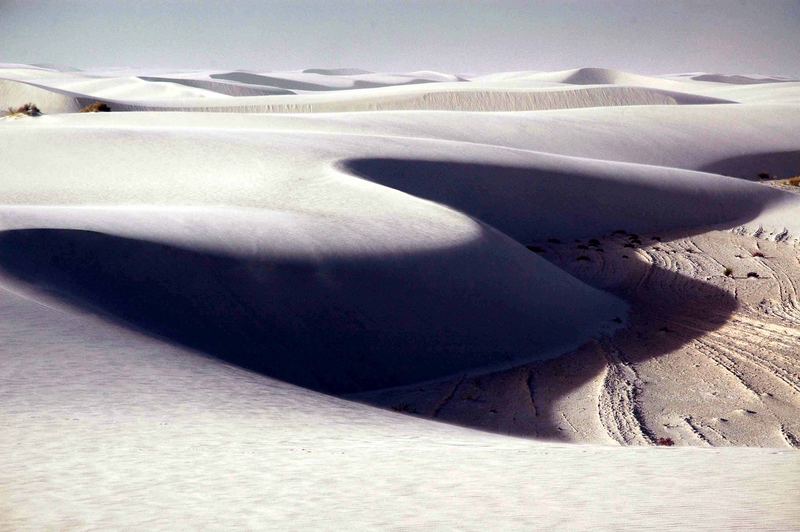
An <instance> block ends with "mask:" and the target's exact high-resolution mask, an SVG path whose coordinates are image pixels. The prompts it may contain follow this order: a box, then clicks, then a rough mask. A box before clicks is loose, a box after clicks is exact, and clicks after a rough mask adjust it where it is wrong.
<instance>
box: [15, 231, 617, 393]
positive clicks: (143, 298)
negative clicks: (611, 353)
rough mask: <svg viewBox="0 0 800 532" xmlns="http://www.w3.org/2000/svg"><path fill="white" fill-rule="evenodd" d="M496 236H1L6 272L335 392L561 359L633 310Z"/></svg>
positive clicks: (149, 328)
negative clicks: (340, 250)
mask: <svg viewBox="0 0 800 532" xmlns="http://www.w3.org/2000/svg"><path fill="white" fill-rule="evenodd" d="M486 238H490V239H491V237H485V236H484V237H481V238H477V239H476V240H475V241H473V242H468V243H466V244H463V245H459V246H455V247H453V248H445V249H440V250H432V251H431V250H429V251H427V252H419V253H407V254H402V255H396V256H392V257H372V258H370V257H363V258H360V259H357V258H349V259H346V260H340V261H335V260H334V261H326V262H325V263H324V264H323V263H315V262H313V261H308V260H290V259H280V258H271V259H270V258H257V257H254V258H234V257H230V256H224V255H215V254H211V253H202V252H197V251H191V250H187V249H182V248H178V247H174V246H169V245H165V244H160V243H156V242H149V241H146V240H137V239H130V238H122V237H117V236H112V235H107V234H102V233H96V232H90V231H78V230H53V229H34V230H14V231H6V232H3V233H0V268H2V269H3V270H4V271H5V272H7V273H8V274H10V275H12V276H14V277H16V278H18V279H20V280H22V281H24V282H26V283H29V284H31V285H34V286H35V287H37V288H38V289H44V290H46V291H49V292H50V293H51V294H52V295H55V296H57V297H61V298H64V299H66V300H67V301H68V302H69V303H71V304H73V305H77V306H81V307H87V308H90V309H93V310H95V311H100V312H101V313H103V314H105V315H106V316H108V317H109V318H111V319H114V320H121V321H122V322H124V323H128V324H132V325H133V326H135V327H137V328H139V329H140V330H143V331H145V332H147V333H150V334H155V335H157V336H160V337H163V338H166V339H168V340H170V341H174V342H177V343H180V344H183V345H186V346H189V347H191V348H194V349H197V350H199V351H202V352H204V353H207V354H210V355H213V356H215V357H218V358H220V359H222V360H225V361H227V362H230V363H234V364H237V365H241V366H243V367H245V368H249V369H252V370H256V371H259V372H261V373H264V374H266V375H269V376H272V377H276V378H279V379H282V380H286V381H288V382H292V383H295V384H299V385H302V386H306V387H310V388H313V389H317V390H322V391H325V392H334V393H342V392H358V391H364V390H369V389H374V388H379V387H385V386H396V385H400V384H408V383H411V382H418V381H422V380H428V379H431V378H434V377H438V376H442V375H447V374H452V373H454V372H458V371H468V370H472V369H475V368H481V367H487V366H488V367H492V366H495V367H496V366H503V365H506V366H507V365H509V364H510V363H512V362H514V361H519V360H522V359H531V358H536V357H537V356H541V355H542V354H544V353H550V356H554V355H556V354H558V353H559V352H561V351H563V350H564V349H569V348H570V347H573V348H574V347H575V340H574V338H575V337H576V335H577V336H580V335H581V334H582V333H581V331H585V332H584V333H583V335H584V336H588V335H591V334H592V329H593V328H595V327H596V326H597V323H598V322H606V323H609V322H610V320H611V319H612V318H613V317H614V316H617V315H620V314H623V315H624V313H625V308H624V305H623V304H622V303H620V302H618V301H617V300H615V299H614V298H612V297H609V296H605V295H603V294H602V293H601V292H597V291H594V290H593V289H590V288H589V287H586V286H584V285H582V284H581V283H579V282H577V281H575V280H574V279H571V278H570V277H569V276H566V275H564V279H566V280H567V281H566V283H565V282H564V280H563V279H562V280H560V281H559V280H557V279H556V278H554V279H553V280H554V284H553V285H552V286H547V285H546V283H542V282H541V278H538V279H537V275H539V276H541V275H545V276H546V274H547V273H548V272H552V273H555V276H556V277H557V275H558V273H559V272H558V270H557V269H555V268H553V267H552V266H550V265H549V264H547V263H546V262H544V261H538V262H541V265H540V266H541V267H540V268H538V270H540V271H539V273H535V274H529V273H525V272H528V271H535V270H537V269H536V268H535V267H534V270H530V265H531V264H536V263H537V260H536V257H534V256H532V255H529V253H528V252H527V251H526V250H524V248H521V247H520V248H519V249H518V250H517V251H516V252H511V253H509V254H507V255H506V256H505V257H503V258H498V257H493V256H492V252H493V250H496V247H494V246H491V245H489V246H487V245H485V243H486V240H485V239H486ZM490 241H491V240H490ZM516 253H518V255H517V257H516V258H515V257H514V255H515V254H516ZM486 261H495V263H496V266H495V267H492V268H488V267H487V266H486ZM454 264H455V265H459V266H458V267H456V268H453V267H452V265H454ZM471 265H472V266H471ZM520 269H521V270H522V272H520ZM541 270H543V272H544V273H542V272H541ZM514 282H516V283H518V284H517V285H514ZM564 295H567V298H566V299H564V298H563V296H564Z"/></svg>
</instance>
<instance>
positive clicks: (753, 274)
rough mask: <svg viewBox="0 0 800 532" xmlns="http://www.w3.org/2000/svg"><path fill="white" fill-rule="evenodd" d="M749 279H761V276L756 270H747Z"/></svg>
mask: <svg viewBox="0 0 800 532" xmlns="http://www.w3.org/2000/svg"><path fill="white" fill-rule="evenodd" d="M747 277H748V279H759V278H760V277H761V276H760V275H758V274H757V273H756V272H747Z"/></svg>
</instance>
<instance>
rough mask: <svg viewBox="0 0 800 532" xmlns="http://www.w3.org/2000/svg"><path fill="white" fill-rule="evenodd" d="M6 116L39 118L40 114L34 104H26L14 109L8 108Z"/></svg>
mask: <svg viewBox="0 0 800 532" xmlns="http://www.w3.org/2000/svg"><path fill="white" fill-rule="evenodd" d="M7 114H8V116H15V117H18V116H40V115H41V114H42V112H41V111H40V110H39V108H38V107H36V105H35V104H32V103H26V104H25V105H21V106H19V107H17V108H16V109H14V108H13V107H9V108H8V113H7Z"/></svg>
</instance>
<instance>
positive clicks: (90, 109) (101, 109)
mask: <svg viewBox="0 0 800 532" xmlns="http://www.w3.org/2000/svg"><path fill="white" fill-rule="evenodd" d="M109 111H111V108H110V107H109V106H108V105H106V104H104V103H103V102H94V103H92V104H89V105H87V106H86V107H84V108H83V109H81V110H80V111H78V112H79V113H108V112H109Z"/></svg>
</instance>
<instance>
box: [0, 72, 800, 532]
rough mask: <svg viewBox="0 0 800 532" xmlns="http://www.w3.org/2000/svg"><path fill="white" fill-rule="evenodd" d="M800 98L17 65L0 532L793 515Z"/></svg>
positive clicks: (561, 78)
mask: <svg viewBox="0 0 800 532" xmlns="http://www.w3.org/2000/svg"><path fill="white" fill-rule="evenodd" d="M748 79H750V80H757V81H756V82H752V83H750V82H748V83H745V81H747V80H748ZM359 87H360V88H359ZM365 87H368V88H365ZM276 91H278V92H281V93H280V94H276V93H275V92H276ZM288 91H292V92H297V94H288V93H287V92H288ZM798 94H799V92H798V89H797V83H796V82H794V83H793V82H791V81H788V80H783V79H778V78H774V79H768V78H765V77H750V76H748V77H747V79H741V77H737V76H732V77H731V76H715V75H711V74H705V73H692V74H687V75H671V76H640V75H636V74H630V73H624V72H618V71H612V70H608V69H591V68H589V69H587V68H584V69H576V70H570V71H562V72H554V73H537V72H518V73H500V74H496V75H488V76H477V77H471V78H469V79H468V80H467V78H465V77H464V76H457V75H449V74H441V73H436V72H425V71H420V72H412V73H405V74H403V73H392V74H385V73H372V72H367V71H361V70H358V69H319V68H314V69H307V70H306V71H298V72H250V71H235V72H233V71H202V72H155V71H142V72H137V71H132V70H130V69H125V70H119V71H114V70H106V71H89V72H73V71H66V70H64V71H59V70H57V69H55V68H49V67H47V68H42V67H29V66H26V65H4V66H3V67H2V68H0V104H1V105H0V107H2V108H5V107H8V106H18V105H21V104H22V103H25V102H27V101H33V102H34V103H36V104H37V105H39V107H40V108H41V109H42V110H43V111H44V112H45V115H43V116H40V117H35V118H34V117H28V116H22V117H7V118H2V119H0V158H2V160H3V167H2V179H0V197H1V198H2V201H1V202H0V339H1V341H0V361H2V363H0V382H2V385H1V386H0V405H2V406H0V425H2V426H3V430H2V431H0V465H2V467H0V528H3V527H9V528H13V529H33V528H48V527H51V528H52V527H62V528H69V527H72V528H92V527H104V528H107V527H113V528H125V527H129V528H134V529H145V528H148V529H152V528H156V529H158V528H166V527H170V526H174V523H176V522H180V523H182V524H185V526H188V527H193V528H220V527H225V528H265V527H270V526H273V527H274V526H277V525H278V524H279V523H284V524H285V523H286V522H287V521H288V520H291V522H292V523H293V524H294V525H295V526H297V527H302V528H305V527H314V528H343V527H348V528H353V527H357V528H390V527H400V528H403V527H421V526H428V527H437V528H455V527H460V528H475V529H478V528H481V529H483V528H485V523H486V522H487V521H490V522H491V523H492V524H493V526H495V527H497V528H503V529H506V528H508V529H530V528H532V527H540V528H541V527H544V528H566V529H574V528H589V527H593V526H602V527H605V528H614V529H624V528H626V527H627V528H630V527H631V524H632V523H634V524H635V525H634V526H635V527H637V528H640V527H648V528H666V529H685V528H689V527H699V528H706V529H712V528H735V527H741V528H753V527H766V528H770V527H771V528H775V529H791V528H792V527H794V526H795V524H796V523H797V522H798V519H800V515H798V510H797V506H796V505H795V504H793V502H794V501H793V499H792V497H793V494H794V493H795V492H796V491H797V489H798V488H800V486H798V481H797V479H798V478H800V460H798V454H797V450H796V448H797V447H798V441H799V440H798V438H800V425H798V419H800V365H798V364H799V362H798V360H799V359H798V356H800V351H798V342H797V341H796V340H798V339H800V302H799V299H798V290H800V263H798V262H797V257H798V249H799V248H798V246H799V245H800V240H799V239H800V195H798V194H794V193H791V192H790V191H788V187H789V185H786V186H784V187H782V188H778V187H769V186H766V185H765V183H763V182H761V181H771V180H772V179H773V178H785V177H790V176H792V175H797V174H798V173H800V167H799V166H798V165H800V159H798V154H799V153H800V141H798V139H800V108H798V106H797V98H798ZM95 100H99V101H103V102H107V103H108V104H109V105H110V106H111V108H112V111H113V112H111V113H96V114H79V113H76V111H77V110H78V109H80V108H81V107H83V106H84V105H86V104H88V103H91V102H94V101H95ZM170 110H174V111H181V112H167V111H170ZM119 111H130V112H119ZM136 111H148V112H136ZM186 111H191V112H186ZM204 111H214V112H204ZM760 172H766V173H768V174H769V175H770V176H771V177H770V179H768V180H764V179H759V178H758V177H757V174H758V173H760ZM781 182H783V181H781ZM320 392H324V393H320ZM328 394H334V395H328ZM376 407H379V408H376ZM409 414H412V415H409ZM442 421H444V422H446V423H442ZM457 425H463V426H457ZM474 429H481V430H474ZM487 431H488V432H487ZM490 432H496V433H500V434H491V433H490ZM53 434H58V438H54V437H53ZM508 434H512V435H515V436H523V437H524V438H511V437H508ZM574 443H582V444H584V445H581V446H577V445H572V444H574ZM668 443H672V444H674V445H675V446H677V447H715V449H692V448H673V449H662V448H658V447H659V446H660V445H665V444H668ZM620 446H624V447H620ZM737 446H738V447H740V448H735V447H737ZM722 447H725V448H724V449H723V448H722ZM742 447H746V448H742ZM760 447H764V448H760ZM365 472H366V473H365ZM676 486H677V487H679V488H676ZM309 493H313V496H309V495H308V494H309ZM575 508H581V509H582V511H575ZM709 508H712V510H709ZM344 509H346V511H345V510H344ZM323 519H324V521H323ZM473 525H474V526H473Z"/></svg>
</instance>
